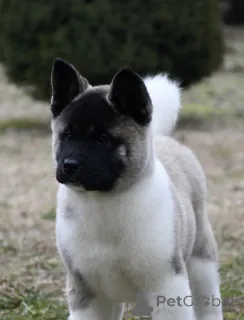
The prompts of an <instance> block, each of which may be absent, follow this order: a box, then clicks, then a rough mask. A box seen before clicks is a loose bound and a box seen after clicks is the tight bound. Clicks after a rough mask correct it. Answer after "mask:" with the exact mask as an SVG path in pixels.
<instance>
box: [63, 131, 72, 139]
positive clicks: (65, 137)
mask: <svg viewBox="0 0 244 320" xmlns="http://www.w3.org/2000/svg"><path fill="white" fill-rule="evenodd" d="M71 138H72V132H71V131H70V130H68V131H66V132H65V134H64V139H65V140H66V141H67V140H70V139H71Z"/></svg>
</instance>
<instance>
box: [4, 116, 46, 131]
mask: <svg viewBox="0 0 244 320" xmlns="http://www.w3.org/2000/svg"><path fill="white" fill-rule="evenodd" d="M9 129H13V130H40V131H44V132H48V131H50V125H49V124H48V123H47V122H46V121H43V120H40V119H36V118H35V119H32V118H25V117H23V118H13V119H8V120H2V121H0V133H3V132H5V131H6V130H9Z"/></svg>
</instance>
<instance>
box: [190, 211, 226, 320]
mask: <svg viewBox="0 0 244 320" xmlns="http://www.w3.org/2000/svg"><path fill="white" fill-rule="evenodd" d="M203 217H205V218H206V216H203ZM205 218H204V219H203V220H202V221H201V223H203V224H202V225H201V230H200V232H199V230H198V233H197V237H196V241H195V245H194V248H193V252H192V255H191V257H190V258H189V260H188V262H187V271H188V277H189V281H190V287H191V291H192V295H193V298H194V309H195V314H196V318H197V320H223V315H222V303H221V295H220V289H219V274H218V262H217V250H216V249H217V248H216V243H215V239H214V236H213V232H212V228H211V226H210V224H209V222H208V220H207V218H206V219H205Z"/></svg>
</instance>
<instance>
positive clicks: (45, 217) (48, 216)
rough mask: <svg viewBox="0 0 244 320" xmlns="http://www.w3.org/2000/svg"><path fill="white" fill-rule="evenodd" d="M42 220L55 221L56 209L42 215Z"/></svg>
mask: <svg viewBox="0 0 244 320" xmlns="http://www.w3.org/2000/svg"><path fill="white" fill-rule="evenodd" d="M41 218H42V219H43V220H50V221H55V219H56V210H55V209H51V210H49V211H48V212H46V213H44V214H42V215H41Z"/></svg>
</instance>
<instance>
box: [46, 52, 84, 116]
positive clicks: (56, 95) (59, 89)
mask: <svg viewBox="0 0 244 320" xmlns="http://www.w3.org/2000/svg"><path fill="white" fill-rule="evenodd" d="M51 86H52V100H51V110H52V113H53V116H54V117H56V116H58V115H59V114H60V113H61V112H62V110H63V109H64V108H65V107H66V106H67V105H68V104H69V103H70V102H71V101H72V100H73V99H74V98H75V97H76V96H77V95H78V94H80V93H83V92H84V91H85V90H86V89H87V88H88V86H89V83H88V81H87V80H86V79H85V78H83V77H82V76H81V75H80V74H79V72H78V71H77V70H76V69H75V68H74V67H73V66H72V65H71V64H70V63H68V62H67V61H65V60H63V59H60V58H57V59H55V60H54V63H53V67H52V73H51Z"/></svg>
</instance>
